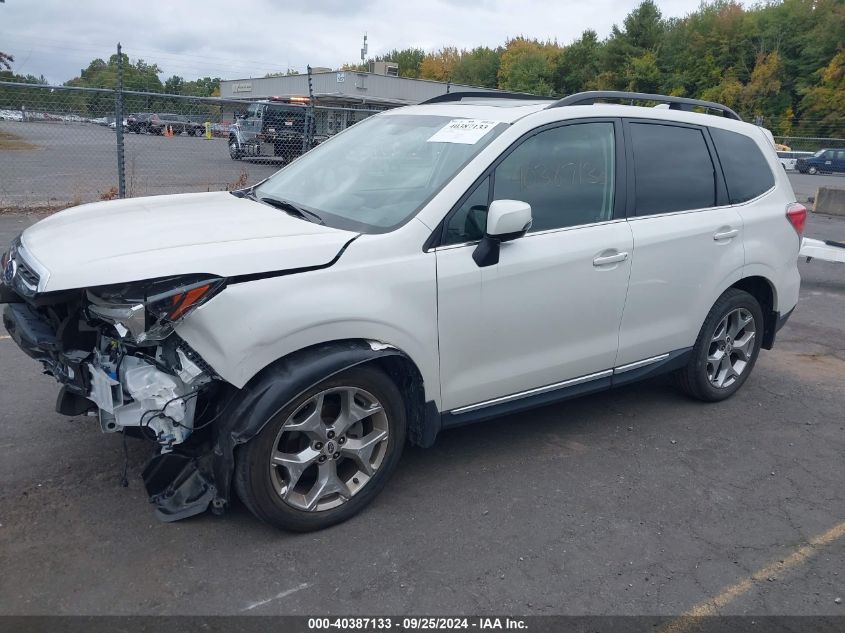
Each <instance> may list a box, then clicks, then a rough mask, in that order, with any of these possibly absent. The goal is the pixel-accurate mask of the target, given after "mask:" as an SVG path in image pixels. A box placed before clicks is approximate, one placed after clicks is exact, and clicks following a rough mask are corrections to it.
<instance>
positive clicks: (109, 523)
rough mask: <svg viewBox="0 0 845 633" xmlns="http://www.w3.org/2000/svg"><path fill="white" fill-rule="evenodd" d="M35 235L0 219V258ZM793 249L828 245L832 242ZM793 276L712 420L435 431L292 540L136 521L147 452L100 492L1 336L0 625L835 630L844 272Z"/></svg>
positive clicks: (821, 227) (70, 423) (652, 400)
mask: <svg viewBox="0 0 845 633" xmlns="http://www.w3.org/2000/svg"><path fill="white" fill-rule="evenodd" d="M101 132H102V133H103V134H105V135H106V138H105V140H104V141H103V142H107V141H108V140H112V141H113V138H110V137H108V136H107V135H108V134H113V133H110V132H108V131H107V130H102V131H101ZM98 133H100V131H98ZM131 140H133V141H134V142H136V143H138V147H152V144H153V143H155V144H162V143H174V144H184V146H185V147H188V146H190V145H192V144H199V143H208V145H209V146H211V144H212V143H215V144H216V143H218V141H213V142H212V141H204V140H202V139H193V138H179V139H161V138H155V137H139V138H138V139H137V140H135V139H131ZM144 144H148V145H144ZM156 146H160V145H156ZM224 150H225V148H222V147H221V151H224ZM209 154H211V153H209ZM217 154H219V152H218V153H215V154H214V156H215V157H214V158H213V159H212V158H209V161H211V160H215V161H216V160H218V158H217ZM223 159H225V160H226V161H228V160H229V159H228V157H227V156H225V154H224V155H223ZM223 159H220V160H223ZM3 160H6V159H5V158H4V159H3ZM230 162H231V161H230ZM183 164H185V163H183ZM192 168H193V167H192ZM2 170H4V167H3V166H2V165H0V171H2ZM3 173H7V172H5V171H3ZM174 178H175V177H174ZM809 178H814V180H816V181H821V180H822V179H825V178H827V181H830V180H833V179H832V178H831V177H809ZM793 182H795V181H793ZM796 188H797V187H796ZM57 190H59V186H58V185H57ZM37 219H38V216H37V215H32V214H29V215H27V214H20V213H6V214H0V244H6V243H8V241H9V240H11V239H12V238H13V237H14V236H15V235H16V234H17V233H18V232H19V231H21V230H22V229H23V228H25V226H27V225H28V224H30V223H31V222H33V221H35V220H37ZM807 235H808V236H809V237H817V238H819V237H820V238H824V239H835V240H839V241H845V220H843V219H833V218H827V217H824V216H812V217H811V218H810V219H809V223H808V230H807ZM799 266H800V270H801V274H802V277H803V285H802V290H801V300H800V302H799V304H798V307H797V309H796V311H795V314H794V315H793V317H792V318H791V320H790V321H789V323H788V325H787V326H786V327H785V328H784V329H783V330H782V331H781V333H780V335H779V340H778V343H777V346H776V347H775V349H774V350H773V351H770V352H763V353H762V355H761V357H760V359H759V362H758V364H757V367H756V369H755V371H754V373H753V374H752V376H751V378H750V379H749V381H748V383H747V384H746V386H745V387H744V388H743V389H742V390H741V391H740V392H739V393H738V394H737V396H736V397H734V398H733V399H731V400H729V401H726V402H724V403H720V404H713V405H705V404H702V403H699V402H695V401H692V400H689V399H687V398H685V397H684V396H682V395H681V394H680V393H678V392H677V391H675V389H674V388H673V387H671V386H670V385H669V383H668V381H667V380H665V379H659V380H655V381H652V382H648V383H644V384H640V385H636V386H632V387H627V388H622V389H619V390H616V391H612V392H608V393H602V394H598V395H594V396H589V397H586V398H582V399H579V400H573V401H569V402H566V403H563V404H558V405H555V406H549V407H546V408H542V409H538V410H535V411H531V412H528V413H524V414H520V415H514V416H510V417H504V418H501V419H498V420H495V421H493V422H489V423H485V424H482V425H476V426H469V427H464V428H462V429H458V430H453V431H448V432H444V433H443V434H442V435H441V436H440V437H439V438H438V442H437V444H436V445H435V446H434V447H433V448H431V449H427V450H423V449H417V448H409V449H408V450H406V452H405V455H404V457H403V461H402V463H401V464H400V468H399V471H398V472H397V473H396V475H395V476H394V477H393V479H392V480H391V482H390V483H389V485H388V487H387V488H386V490H385V491H384V492H383V493H382V494H381V496H380V497H378V499H376V501H375V502H374V503H373V504H372V505H371V506H370V507H369V508H368V509H367V510H365V511H364V512H363V513H362V514H361V515H359V516H358V517H356V518H355V519H353V520H351V521H349V522H347V523H345V524H341V525H339V526H336V527H334V528H331V529H329V530H326V531H323V532H319V533H313V534H304V535H296V534H287V533H280V532H277V531H275V530H273V529H270V528H268V527H266V526H264V525H262V524H260V523H259V522H257V521H256V520H255V519H254V518H253V517H252V516H251V515H250V514H249V513H248V512H247V511H246V510H245V509H244V508H243V507H242V506H240V505H239V504H236V505H235V506H234V507H233V508H232V510H231V511H230V512H229V513H228V514H227V515H226V516H225V517H222V518H217V517H213V516H211V515H203V516H199V517H196V518H193V519H190V520H187V521H183V522H180V523H175V524H162V523H159V522H157V521H156V519H155V518H154V517H153V515H152V508H151V507H150V506H149V505H148V503H147V501H146V497H145V494H144V491H143V486H142V484H141V480H140V477H139V476H138V473H139V472H140V470H141V468H142V467H143V464H144V462H145V460H146V459H147V457H148V456H149V450H150V449H149V446H148V445H147V444H144V443H141V442H140V441H136V440H130V441H129V443H128V449H129V475H130V477H129V487H128V488H122V487H121V486H120V484H119V481H120V477H121V471H122V468H123V451H122V446H121V441H120V438H119V436H115V435H103V434H101V433H100V431H99V429H98V425H97V423H96V422H95V421H94V420H92V419H90V418H73V419H68V418H65V417H63V416H59V415H58V414H56V413H54V411H53V405H54V399H55V394H56V392H57V387H56V385H55V382H54V381H53V379H52V378H49V377H46V376H43V375H41V374H40V372H39V370H38V367H37V366H36V364H35V363H34V362H32V361H31V359H29V358H27V357H26V356H24V354H23V353H22V352H21V351H20V350H18V348H17V347H16V346H15V345H14V343H13V342H12V341H11V340H9V339H8V337H7V336H5V332H0V373H2V375H3V376H4V378H3V388H2V392H0V451H2V454H3V459H2V461H0V482H2V486H0V559H2V569H3V572H2V574H0V614H238V613H251V614H361V615H368V614H370V615H371V614H373V613H374V612H376V613H384V614H399V613H401V614H432V613H439V614H453V613H454V614H457V613H476V614H490V613H497V614H501V613H512V614H524V615H546V614H601V615H609V614H632V613H637V614H654V615H660V614H665V615H677V614H681V613H687V612H701V610H702V609H704V612H707V609H715V611H716V612H720V613H726V614H757V615H762V614H790V615H801V614H807V615H841V614H843V613H845V605H843V604H841V603H837V602H836V599H837V598H845V582H843V578H844V577H845V488H843V476H842V475H843V465H842V463H843V462H842V458H843V450H845V418H843V411H845V389H843V384H845V312H844V311H843V306H844V305H845V266H842V265H836V264H829V263H825V262H819V261H813V262H810V263H803V262H802V263H800V265H799ZM808 544H809V545H808Z"/></svg>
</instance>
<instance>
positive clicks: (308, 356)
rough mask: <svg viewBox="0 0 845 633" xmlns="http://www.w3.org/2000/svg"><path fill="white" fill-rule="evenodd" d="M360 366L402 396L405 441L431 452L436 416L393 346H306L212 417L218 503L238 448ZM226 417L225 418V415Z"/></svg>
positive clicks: (412, 368)
mask: <svg viewBox="0 0 845 633" xmlns="http://www.w3.org/2000/svg"><path fill="white" fill-rule="evenodd" d="M363 365H374V366H376V367H378V368H379V369H381V370H382V371H384V373H385V374H386V375H387V376H388V377H389V378H390V379H391V380H393V381H394V382H395V384H396V386H397V387H398V388H399V390H400V392H402V394H403V402H404V404H405V413H406V419H407V424H408V428H407V432H408V439H409V440H410V441H411V443H412V444H416V445H419V446H430V445H431V444H433V443H434V439H435V437H436V435H437V433H438V431H439V430H440V414H439V412H438V410H437V406H436V404H435V403H434V402H433V401H429V402H426V401H425V395H424V394H425V390H424V382H423V376H422V373H421V372H420V370H419V368H418V367H417V365H416V363H414V361H413V360H412V359H411V357H410V356H409V355H408V354H406V353H405V352H403V351H402V350H400V349H399V348H397V347H394V346H392V345H389V344H386V343H382V342H380V341H373V340H367V339H343V340H336V341H328V342H325V343H319V344H315V345H311V346H309V347H306V348H304V349H300V350H297V351H295V352H291V353H290V354H287V355H286V356H283V357H282V358H280V359H278V360H276V361H275V362H273V363H271V364H270V365H268V366H267V367H264V368H263V369H262V370H261V371H260V372H258V373H257V374H256V375H255V376H253V377H252V378H251V379H250V380H249V381H248V382H247V384H246V385H245V386H244V387H243V388H242V389H239V390H234V388H232V390H233V392H232V393H231V395H229V397H228V398H227V399H226V403H225V404H224V405H223V407H222V410H221V411H220V412H218V413H217V414H216V415H220V416H221V420H220V422H219V423H218V425H217V428H216V429H215V442H214V447H213V451H212V454H213V471H214V481H215V485H216V487H217V495H218V497H219V498H221V499H223V500H225V501H228V499H229V495H230V490H231V483H232V474H233V472H234V460H235V452H236V450H237V447H238V446H240V445H241V444H245V443H246V442H248V441H250V440H251V439H252V438H254V437H255V436H256V435H258V433H260V432H261V430H262V429H263V428H264V426H265V425H266V424H267V423H268V422H269V421H270V420H271V419H272V418H273V417H274V416H275V415H276V414H278V413H279V412H280V411H281V410H282V409H284V408H285V407H286V406H288V405H289V404H290V403H291V402H292V401H293V400H294V399H295V398H297V397H298V396H299V395H300V394H302V393H303V392H304V391H307V390H308V389H310V388H312V387H314V386H315V385H317V384H319V383H320V382H322V381H323V380H325V379H326V378H329V377H331V376H334V375H336V374H338V373H340V372H342V371H345V370H347V369H351V368H353V367H359V366H363ZM226 411H228V413H227V414H225V415H224V413H225V412H226Z"/></svg>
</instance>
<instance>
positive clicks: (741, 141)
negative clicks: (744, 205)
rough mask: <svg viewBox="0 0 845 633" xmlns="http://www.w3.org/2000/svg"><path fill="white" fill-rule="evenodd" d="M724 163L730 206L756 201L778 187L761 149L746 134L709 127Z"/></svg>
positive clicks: (720, 158) (723, 171)
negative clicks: (753, 199)
mask: <svg viewBox="0 0 845 633" xmlns="http://www.w3.org/2000/svg"><path fill="white" fill-rule="evenodd" d="M710 136H712V137H713V144H714V145H715V146H716V153H717V154H719V161H720V162H721V163H722V173H724V174H725V184H726V185H727V186H728V197H729V198H730V201H731V204H739V203H740V202H745V201H746V200H751V199H752V198H756V197H757V196H759V195H760V194H761V193H764V192H766V191H768V190H769V189H771V188H772V187H774V186H775V177H774V176H773V175H772V170H771V169H770V168H769V164H768V163H767V162H766V159H765V157H764V156H763V154H761V153H760V148H759V147H758V146H757V143H755V142H754V141H753V140H751V139H750V138H748V137H747V136H745V135H744V134H737V133H736V132H729V131H727V130H720V129H718V128H710Z"/></svg>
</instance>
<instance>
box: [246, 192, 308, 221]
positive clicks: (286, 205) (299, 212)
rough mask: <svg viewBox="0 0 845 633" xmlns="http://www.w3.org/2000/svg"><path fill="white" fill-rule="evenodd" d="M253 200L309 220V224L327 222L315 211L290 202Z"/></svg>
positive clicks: (266, 199) (265, 199) (264, 199)
mask: <svg viewBox="0 0 845 633" xmlns="http://www.w3.org/2000/svg"><path fill="white" fill-rule="evenodd" d="M253 196H254V194H253ZM253 199H257V200H258V202H263V203H264V204H269V205H270V206H271V207H276V208H277V209H281V210H282V211H285V212H286V213H289V214H290V215H295V216H297V217H300V218H302V219H303V220H308V221H309V222H315V223H317V224H325V222H323V218H321V217H320V216H319V215H317V214H316V213H314V212H313V211H309V210H308V209H304V208H302V207H300V206H299V205H296V204H294V203H293V202H290V201H288V200H280V199H278V198H268V197H266V196H265V197H263V198H254V197H253Z"/></svg>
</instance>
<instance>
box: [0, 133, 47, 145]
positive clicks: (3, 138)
mask: <svg viewBox="0 0 845 633" xmlns="http://www.w3.org/2000/svg"><path fill="white" fill-rule="evenodd" d="M21 149H38V145H33V144H32V143H27V142H26V141H25V140H23V139H22V138H21V137H20V136H15V135H14V134H12V133H10V132H6V131H5V130H0V150H21Z"/></svg>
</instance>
